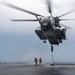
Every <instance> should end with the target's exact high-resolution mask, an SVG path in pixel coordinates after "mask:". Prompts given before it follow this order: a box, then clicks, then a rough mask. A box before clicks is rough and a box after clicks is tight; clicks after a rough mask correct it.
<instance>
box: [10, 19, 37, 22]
mask: <svg viewBox="0 0 75 75" xmlns="http://www.w3.org/2000/svg"><path fill="white" fill-rule="evenodd" d="M11 21H14V22H15V21H17V22H21V21H31V22H33V21H35V22H36V21H38V20H37V19H31V20H29V19H28V20H25V19H11Z"/></svg>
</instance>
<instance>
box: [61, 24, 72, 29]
mask: <svg viewBox="0 0 75 75" xmlns="http://www.w3.org/2000/svg"><path fill="white" fill-rule="evenodd" d="M60 25H61V26H63V27H65V28H67V29H72V28H71V27H69V26H66V25H64V24H61V23H60Z"/></svg>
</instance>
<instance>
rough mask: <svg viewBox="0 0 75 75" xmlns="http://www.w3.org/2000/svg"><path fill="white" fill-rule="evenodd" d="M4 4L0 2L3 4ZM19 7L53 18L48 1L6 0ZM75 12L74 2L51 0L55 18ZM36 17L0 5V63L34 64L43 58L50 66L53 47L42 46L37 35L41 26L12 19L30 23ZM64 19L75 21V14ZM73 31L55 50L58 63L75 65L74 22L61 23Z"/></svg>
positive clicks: (72, 0) (70, 0) (70, 31)
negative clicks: (47, 4) (37, 30)
mask: <svg viewBox="0 0 75 75" xmlns="http://www.w3.org/2000/svg"><path fill="white" fill-rule="evenodd" d="M0 1H1V0H0ZM3 1H5V2H8V3H11V4H13V5H16V6H18V7H21V8H24V9H27V10H29V11H32V12H35V13H38V14H41V15H43V16H48V15H50V14H49V13H48V11H47V8H46V4H45V0H41V1H40V0H3ZM74 9H75V1H74V0H59V1H58V0H52V10H53V16H59V15H61V14H63V13H65V12H68V11H70V10H74ZM30 18H33V19H34V18H35V16H33V15H31V14H28V13H24V12H22V11H19V10H15V9H13V8H9V7H6V6H4V5H2V4H0V62H4V61H9V62H12V61H16V62H18V61H19V62H24V61H25V62H33V60H34V57H37V58H39V57H42V58H43V61H44V62H51V52H50V44H49V42H47V43H46V44H43V41H41V40H40V39H39V38H38V36H37V35H36V34H35V29H36V28H37V27H39V26H40V25H39V23H38V22H12V21H10V19H30ZM62 18H65V19H74V18H75V12H73V13H71V14H69V15H66V16H64V17H62ZM61 23H63V24H65V25H67V26H70V27H72V29H70V30H67V39H68V40H66V41H63V43H62V44H60V45H59V46H54V60H55V62H74V63H75V22H74V21H66V22H61Z"/></svg>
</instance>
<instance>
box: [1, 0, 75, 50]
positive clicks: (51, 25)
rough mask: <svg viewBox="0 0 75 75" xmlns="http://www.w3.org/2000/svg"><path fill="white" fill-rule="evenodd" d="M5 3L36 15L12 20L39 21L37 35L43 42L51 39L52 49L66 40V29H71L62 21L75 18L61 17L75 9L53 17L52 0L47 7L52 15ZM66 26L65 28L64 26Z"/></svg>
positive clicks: (49, 0) (48, 0)
mask: <svg viewBox="0 0 75 75" xmlns="http://www.w3.org/2000/svg"><path fill="white" fill-rule="evenodd" d="M2 4H3V5H6V6H8V7H11V8H14V9H17V10H20V11H23V12H26V13H29V14H31V15H34V16H35V17H36V19H28V20H25V19H11V21H14V22H20V21H21V22H22V21H28V22H31V21H33V22H37V21H38V22H39V24H40V27H38V29H36V30H35V33H36V34H37V36H38V37H39V38H40V40H43V43H46V40H48V41H49V43H50V44H51V50H53V45H59V44H60V43H62V41H63V40H66V31H67V29H70V27H68V26H66V25H63V24H61V23H60V21H66V20H75V19H60V17H62V16H65V15H67V14H70V13H72V12H74V10H72V11H69V12H67V13H64V14H62V15H60V16H56V17H53V16H52V7H51V0H46V4H47V8H48V13H50V16H47V17H45V16H42V15H40V14H37V13H34V12H31V11H28V10H25V9H22V8H20V7H17V6H14V5H12V4H9V3H6V2H2ZM62 26H64V28H62Z"/></svg>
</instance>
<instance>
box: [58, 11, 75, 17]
mask: <svg viewBox="0 0 75 75" xmlns="http://www.w3.org/2000/svg"><path fill="white" fill-rule="evenodd" d="M74 11H75V10H71V11H69V12H67V13H64V14H62V15H60V16H58V17H59V18H60V17H63V16H65V15H68V14H70V13H72V12H74Z"/></svg>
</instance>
